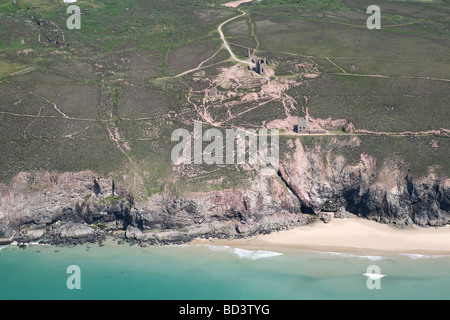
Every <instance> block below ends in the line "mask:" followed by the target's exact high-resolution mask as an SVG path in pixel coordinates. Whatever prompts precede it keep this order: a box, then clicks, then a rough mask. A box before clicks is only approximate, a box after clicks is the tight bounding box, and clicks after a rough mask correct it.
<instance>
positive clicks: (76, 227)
mask: <svg viewBox="0 0 450 320" xmlns="http://www.w3.org/2000/svg"><path fill="white" fill-rule="evenodd" d="M112 185H113V181H111V180H109V179H104V178H101V177H99V176H98V175H96V174H95V173H93V172H89V171H85V172H78V173H62V174H54V173H40V174H31V173H21V174H19V175H17V176H16V177H15V178H14V180H13V182H12V183H11V185H10V186H3V187H2V188H1V190H0V201H1V203H0V240H1V242H3V243H8V242H11V241H18V242H29V241H36V240H42V239H46V240H47V241H49V242H51V243H61V242H62V243H79V242H84V241H97V240H102V239H103V238H104V237H106V236H107V235H108V234H117V235H120V236H122V235H124V236H125V237H126V238H128V239H129V240H130V241H137V242H146V243H151V244H154V243H182V242H186V241H189V240H192V239H194V238H196V237H224V238H232V237H244V236H249V235H253V234H260V233H268V232H272V231H275V230H281V229H286V228H291V227H294V226H299V225H304V224H306V223H307V222H308V218H309V217H313V216H314V215H317V214H319V213H320V212H321V211H337V210H338V209H341V210H342V209H345V210H347V211H349V212H352V213H355V214H358V215H359V216H362V217H366V218H368V219H373V220H376V221H380V222H383V223H392V224H396V225H398V226H400V227H403V226H406V225H412V224H417V225H420V226H427V225H429V226H441V225H445V224H448V223H449V222H450V179H441V178H439V177H438V176H437V175H435V174H433V173H429V174H428V175H427V176H425V177H422V178H420V179H413V178H412V177H411V176H410V175H409V174H408V173H406V174H403V173H402V172H401V170H400V169H398V167H397V166H396V164H395V163H394V162H392V163H389V164H383V166H382V167H381V168H378V165H377V161H376V159H374V158H373V157H371V156H368V155H366V154H362V155H361V158H360V161H359V162H358V163H357V164H355V165H348V164H346V159H345V158H344V157H340V156H338V157H335V158H333V159H332V160H331V157H330V155H329V154H327V153H326V152H325V151H322V150H320V148H316V149H314V150H309V151H305V149H304V148H303V146H302V145H301V144H300V143H299V142H298V141H297V143H296V146H295V152H294V154H292V155H290V156H286V157H285V159H284V160H283V161H281V163H280V169H279V171H278V172H274V171H272V172H269V171H266V172H264V171H263V172H260V173H259V174H258V175H256V176H255V178H254V179H253V181H252V184H251V187H249V188H247V189H245V190H240V189H228V190H219V191H211V192H204V193H187V194H185V195H183V196H175V195H163V194H159V195H154V196H153V197H151V198H150V199H149V200H148V201H146V202H136V201H135V200H134V198H133V195H132V194H131V193H130V192H128V191H127V189H126V188H125V187H120V186H116V187H115V189H114V191H115V192H114V194H113V191H112Z"/></svg>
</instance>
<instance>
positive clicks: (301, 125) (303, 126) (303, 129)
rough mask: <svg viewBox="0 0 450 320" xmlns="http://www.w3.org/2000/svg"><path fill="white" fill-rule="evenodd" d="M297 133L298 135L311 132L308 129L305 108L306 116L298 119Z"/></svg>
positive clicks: (307, 117)
mask: <svg viewBox="0 0 450 320" xmlns="http://www.w3.org/2000/svg"><path fill="white" fill-rule="evenodd" d="M297 132H298V133H311V130H310V128H309V114H308V107H306V115H305V116H304V117H298V127H297Z"/></svg>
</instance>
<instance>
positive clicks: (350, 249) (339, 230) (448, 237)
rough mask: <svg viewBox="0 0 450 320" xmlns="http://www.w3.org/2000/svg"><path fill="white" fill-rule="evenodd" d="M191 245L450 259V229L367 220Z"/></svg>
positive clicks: (200, 242) (348, 220) (202, 241)
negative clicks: (392, 224) (401, 225)
mask: <svg viewBox="0 0 450 320" xmlns="http://www.w3.org/2000/svg"><path fill="white" fill-rule="evenodd" d="M190 244H191V245H197V244H209V245H214V246H229V247H233V248H242V249H249V250H267V251H275V252H281V253H296V252H297V253H300V252H302V251H303V252H304V251H310V252H311V251H315V252H326V253H343V254H356V255H367V256H370V255H377V256H378V255H402V254H404V255H424V256H438V255H450V225H447V226H444V227H417V226H413V227H410V228H407V229H398V228H396V227H393V226H390V225H386V224H382V223H379V222H375V221H371V220H366V219H363V218H356V217H352V218H347V219H332V220H331V221H330V222H329V223H328V224H325V223H323V222H322V221H317V222H315V223H314V224H312V225H307V226H302V227H297V228H294V229H290V230H284V231H277V232H273V233H271V234H267V235H257V236H253V237H250V238H246V239H235V240H223V239H196V240H194V241H192V242H190Z"/></svg>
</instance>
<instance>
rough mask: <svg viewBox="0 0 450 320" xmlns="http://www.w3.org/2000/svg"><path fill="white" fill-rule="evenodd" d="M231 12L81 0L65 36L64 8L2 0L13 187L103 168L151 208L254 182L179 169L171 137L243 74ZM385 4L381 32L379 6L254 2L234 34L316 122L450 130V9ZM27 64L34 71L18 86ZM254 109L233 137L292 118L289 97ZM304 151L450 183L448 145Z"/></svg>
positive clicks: (408, 142)
mask: <svg viewBox="0 0 450 320" xmlns="http://www.w3.org/2000/svg"><path fill="white" fill-rule="evenodd" d="M224 2H226V1H209V0H165V1H164V0H151V1H143V0H129V1H117V0H105V1H102V2H98V1H94V0H80V1H78V2H77V5H78V6H79V7H80V8H81V10H82V15H81V19H82V22H81V29H80V30H68V29H67V27H66V20H67V18H68V17H69V15H68V14H66V9H67V5H66V4H63V3H62V1H59V0H58V1H57V0H39V1H38V0H35V1H32V0H28V1H21V0H18V1H17V5H16V6H14V5H13V4H12V1H10V0H0V92H1V96H0V124H1V125H0V144H1V146H2V153H0V161H1V163H2V169H1V170H0V180H1V181H2V182H8V181H9V179H10V178H11V177H12V176H14V175H15V174H17V173H18V172H20V171H38V170H60V171H78V170H84V169H91V170H94V171H96V172H99V173H101V174H103V175H105V176H106V175H110V176H114V177H116V178H117V179H121V180H124V181H126V182H129V183H130V184H132V185H133V186H134V187H135V188H136V189H137V190H138V192H139V195H140V196H142V197H146V196H149V195H152V194H154V193H157V192H163V191H164V190H171V191H174V190H175V191H176V192H181V191H182V190H196V191H205V190H210V189H223V188H230V187H233V186H244V185H245V183H246V181H247V179H248V175H251V173H248V172H246V173H242V172H240V171H236V169H235V167H234V166H225V167H223V168H217V167H212V166H197V167H195V166H193V167H192V168H187V169H186V170H189V172H185V173H180V172H177V171H176V170H175V169H174V168H173V167H172V166H171V160H170V152H171V148H172V147H173V145H175V143H172V142H171V141H170V136H171V133H172V132H173V130H175V129H177V128H187V129H188V130H191V129H192V127H191V126H192V121H193V120H198V119H200V116H199V112H198V110H197V109H196V108H195V107H194V105H193V103H192V102H195V103H196V104H197V106H201V105H203V104H204V103H203V102H202V101H203V98H204V93H203V91H204V90H206V89H208V88H210V87H212V86H215V85H216V84H213V83H212V79H214V78H215V77H217V75H219V74H220V72H222V70H223V68H229V67H231V66H233V65H235V63H234V62H231V61H227V60H228V59H229V54H228V52H226V51H225V50H223V49H222V50H221V46H222V42H221V40H220V38H219V34H218V32H217V27H218V26H219V24H220V23H222V22H223V21H225V20H227V19H229V18H230V17H233V16H235V15H237V14H238V12H237V11H236V10H233V9H229V8H223V7H220V5H219V3H224ZM378 3H379V5H380V7H381V8H382V14H383V15H382V29H381V30H368V29H367V28H366V20H367V17H368V15H367V14H366V13H365V10H366V8H367V6H368V5H370V4H372V3H370V1H365V0H364V1H356V0H323V1H319V0H303V1H300V0H291V1H289V0H262V1H258V2H256V1H254V2H253V3H246V4H243V5H241V8H242V9H243V10H245V11H246V12H247V16H246V17H243V18H239V19H236V20H234V21H233V22H231V23H230V24H228V25H226V26H225V27H224V33H225V35H226V37H227V39H228V40H229V42H230V46H231V47H232V49H233V51H234V52H236V54H237V56H238V57H240V58H242V59H246V58H247V57H246V54H247V49H246V48H251V49H252V50H255V52H256V54H257V55H258V56H263V57H267V58H268V59H269V60H270V62H271V63H272V64H271V68H273V69H274V71H275V76H276V77H280V79H281V78H283V77H286V78H289V77H291V78H289V79H298V80H299V81H301V84H299V85H298V86H294V87H292V88H289V89H288V90H287V91H286V92H285V93H286V94H288V95H290V96H291V97H293V98H294V99H295V100H296V101H297V103H298V105H297V109H298V111H297V113H298V114H301V109H302V107H305V97H307V98H308V107H309V112H310V114H311V115H312V117H315V118H328V117H332V118H333V119H346V120H348V121H352V122H353V123H354V125H355V126H356V127H357V128H359V129H366V130H373V131H386V132H402V131H425V130H438V129H440V128H447V129H448V124H449V123H450V121H449V120H450V117H449V112H448V110H449V109H448V101H449V92H450V91H449V89H450V88H449V79H448V75H449V74H450V66H449V63H448V59H449V58H448V52H449V46H450V31H449V19H448V17H449V16H450V6H449V4H450V2H449V1H447V0H441V1H432V2H429V1H428V2H427V1H406V2H405V1H378ZM39 35H40V38H39ZM39 39H40V41H38V40H39ZM63 39H64V40H65V41H63ZM302 63H308V64H310V65H312V66H314V68H316V70H317V72H318V75H319V76H318V77H317V78H315V79H311V80H308V79H305V78H302V71H301V70H297V69H295V68H296V65H298V64H302ZM199 65H202V67H201V69H199V70H196V71H195V72H191V73H187V74H184V75H183V76H178V75H180V74H181V73H183V72H185V71H187V70H190V69H193V68H196V67H197V66H199ZM25 68H33V69H32V71H30V72H28V73H24V74H18V75H14V76H10V74H11V73H14V72H16V71H19V70H22V69H25ZM190 92H191V94H189V93H190ZM236 92H239V93H249V92H251V91H250V89H246V88H242V87H241V88H239V89H237V90H236ZM188 97H190V98H192V100H191V101H189V100H188ZM227 99H229V101H232V100H233V97H229V98H227ZM224 101H225V102H226V100H224ZM224 101H222V102H224ZM253 107H255V104H254V103H253V102H248V103H242V104H239V105H237V106H235V107H233V110H232V111H233V112H234V114H239V113H242V115H241V116H237V117H235V118H233V119H231V120H229V121H227V122H226V123H225V124H224V128H227V127H232V126H244V127H249V128H260V127H261V126H262V124H263V123H265V122H269V121H271V120H275V119H283V118H284V117H285V113H284V106H283V104H282V103H281V100H279V99H278V100H274V101H272V102H269V103H267V104H265V105H264V106H262V107H260V108H255V109H254V110H252V111H249V112H245V111H246V110H249V109H252V108H253ZM208 111H209V112H210V115H211V116H212V117H213V118H214V119H227V117H228V115H229V113H228V110H227V109H224V108H221V107H220V104H217V106H214V107H213V106H211V107H210V108H208ZM243 112H245V113H243ZM302 139H303V140H304V142H305V143H306V145H308V146H314V145H315V144H320V145H322V146H323V147H324V148H330V150H332V151H333V152H332V154H333V155H336V156H337V155H340V154H342V155H345V156H346V157H347V158H348V159H349V162H354V161H358V159H359V154H360V153H362V152H366V153H370V154H373V155H374V156H376V157H377V158H378V159H379V163H382V162H383V161H384V159H387V158H390V157H393V156H396V157H397V156H398V157H401V158H403V159H404V161H405V164H406V166H408V167H409V168H410V169H411V170H412V171H413V172H414V173H415V174H418V175H420V174H424V173H426V172H427V170H428V167H429V166H432V165H438V166H439V167H440V168H441V169H440V170H441V171H442V172H443V173H445V174H447V175H448V173H449V172H450V167H449V161H448V156H447V153H448V152H447V151H448V147H449V146H448V144H449V139H448V138H446V137H434V136H420V137H413V136H361V141H362V142H361V145H360V146H359V147H354V148H347V147H336V146H332V145H330V143H329V141H328V140H327V139H329V137H306V138H302ZM339 139H344V140H345V139H348V135H345V134H343V135H342V137H340V138H339ZM433 139H437V143H438V145H439V147H438V148H432V147H431V141H432V140H433ZM303 140H302V141H303ZM283 141H284V140H283V139H282V143H284V142H283ZM175 176H177V177H181V178H180V180H179V181H178V182H177V183H175V182H174V181H176V180H175V178H174V177H175ZM193 177H195V178H193Z"/></svg>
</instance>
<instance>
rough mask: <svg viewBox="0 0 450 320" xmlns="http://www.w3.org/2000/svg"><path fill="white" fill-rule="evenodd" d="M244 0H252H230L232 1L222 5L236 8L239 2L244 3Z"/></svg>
mask: <svg viewBox="0 0 450 320" xmlns="http://www.w3.org/2000/svg"><path fill="white" fill-rule="evenodd" d="M245 2H252V0H240V1H232V2H228V3H224V4H223V6H226V7H233V8H236V7H237V6H239V5H240V4H241V3H245Z"/></svg>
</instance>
